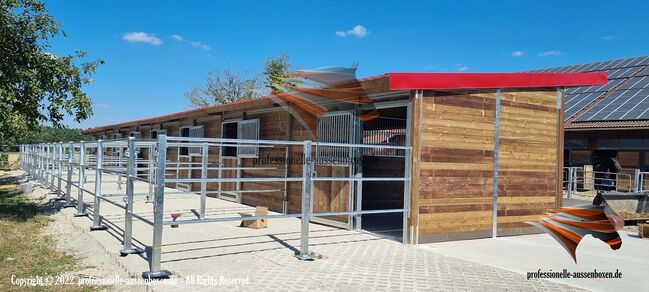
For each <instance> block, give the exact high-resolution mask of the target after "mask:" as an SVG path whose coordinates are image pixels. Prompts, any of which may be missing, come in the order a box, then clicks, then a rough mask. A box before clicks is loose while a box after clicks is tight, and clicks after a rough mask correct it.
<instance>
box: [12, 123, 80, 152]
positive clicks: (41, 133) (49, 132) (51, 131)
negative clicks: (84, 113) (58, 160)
mask: <svg viewBox="0 0 649 292" xmlns="http://www.w3.org/2000/svg"><path fill="white" fill-rule="evenodd" d="M81 140H84V141H90V140H91V137H90V136H88V135H84V134H81V129H70V128H55V127H47V126H37V127H36V128H34V129H32V130H30V131H27V132H26V133H25V134H24V135H22V136H20V137H17V138H16V139H15V140H14V141H13V143H14V144H38V143H53V142H68V141H81ZM9 149H10V150H11V151H17V149H18V147H17V146H14V145H12V144H5V145H1V146H0V151H9Z"/></svg>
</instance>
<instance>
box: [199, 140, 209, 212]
mask: <svg viewBox="0 0 649 292" xmlns="http://www.w3.org/2000/svg"><path fill="white" fill-rule="evenodd" d="M208 151H209V146H208V144H207V143H206V142H203V149H202V150H201V154H202V155H201V156H202V160H201V210H200V219H205V203H206V200H207V181H205V179H207V163H208V159H209V152H208Z"/></svg>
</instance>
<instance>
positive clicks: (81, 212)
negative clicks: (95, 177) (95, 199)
mask: <svg viewBox="0 0 649 292" xmlns="http://www.w3.org/2000/svg"><path fill="white" fill-rule="evenodd" d="M85 167H86V143H85V142H83V141H81V142H80V143H79V184H78V185H77V190H78V191H79V192H78V193H77V214H74V216H75V217H82V216H87V215H88V214H86V210H85V208H86V207H85V205H84V203H83V181H84V176H85V175H86V169H85Z"/></svg>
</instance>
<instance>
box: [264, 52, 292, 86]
mask: <svg viewBox="0 0 649 292" xmlns="http://www.w3.org/2000/svg"><path fill="white" fill-rule="evenodd" d="M290 74H291V64H290V63H289V58H288V55H286V54H281V55H279V56H277V57H274V58H269V59H267V60H266V63H265V64H264V76H265V77H266V80H265V81H266V87H268V88H270V90H271V91H272V92H281V91H285V90H286V86H287V85H293V84H294V83H295V82H296V81H295V80H294V78H291V76H290Z"/></svg>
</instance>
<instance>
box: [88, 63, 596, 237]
mask: <svg viewBox="0 0 649 292" xmlns="http://www.w3.org/2000/svg"><path fill="white" fill-rule="evenodd" d="M605 82H606V78H605V76H604V74H597V73H591V74H583V73H576V74H534V73H511V74H507V73H501V74H498V73H494V74H478V73H474V74H471V73H465V74H463V73H457V74H454V73H390V74H385V75H381V76H377V77H373V78H367V79H364V80H362V82H361V84H360V85H361V86H362V88H363V90H364V92H365V93H366V94H367V96H368V98H369V99H371V100H372V101H373V104H372V107H373V108H374V109H376V110H377V111H378V118H376V119H368V120H363V119H359V118H358V116H356V115H354V114H350V112H349V111H328V112H326V113H325V114H324V115H322V116H319V117H318V119H317V120H316V121H315V122H316V123H317V133H316V137H315V138H311V137H310V136H309V135H308V131H307V129H308V127H310V126H308V127H305V126H304V123H302V122H298V120H296V117H295V116H294V115H293V114H291V113H290V112H289V111H287V108H286V107H283V106H280V105H279V104H277V103H276V102H275V101H274V99H272V98H269V97H262V98H257V99H252V100H246V101H242V102H237V103H232V104H223V105H216V106H210V107H205V108H199V109H193V110H187V111H182V112H177V113H173V114H168V115H163V116H159V117H153V118H148V119H142V120H137V121H131V122H125V123H119V124H114V125H107V126H101V127H96V128H92V129H88V130H86V131H84V133H86V134H90V135H93V136H94V137H95V138H96V139H107V138H108V139H110V138H121V137H126V136H129V135H130V136H135V137H141V138H145V139H150V138H156V137H158V135H160V134H161V133H165V134H166V135H169V136H185V137H211V138H235V139H262V140H263V139H268V140H293V141H295V140H306V139H314V140H315V141H316V142H336V143H353V144H371V145H376V144H378V145H385V144H389V145H403V146H412V149H413V151H412V157H411V159H408V155H406V153H404V151H379V150H375V149H368V150H366V151H347V152H345V153H342V152H340V151H336V149H329V150H332V151H329V150H327V149H324V147H323V149H317V150H316V151H315V153H316V155H329V156H332V157H333V158H336V157H337V156H336V155H346V158H352V159H350V160H349V161H352V160H353V161H361V162H362V163H359V164H358V165H355V164H352V165H350V164H346V163H340V164H336V165H333V166H332V165H316V167H315V172H314V173H317V175H318V176H324V177H358V176H363V177H382V176H383V177H386V176H392V177H395V176H403V175H405V176H406V177H407V176H408V174H409V173H411V174H412V184H411V187H407V185H404V182H403V181H366V182H363V183H362V186H360V185H358V183H357V182H355V181H346V180H345V181H319V182H316V183H314V185H313V188H314V190H313V201H314V202H313V208H314V212H333V211H347V210H350V209H358V208H359V207H360V206H358V205H356V206H355V204H357V203H356V202H362V209H364V210H372V209H392V208H397V209H399V208H402V207H403V206H404V205H405V206H407V207H409V208H410V209H411V212H410V214H409V216H408V220H407V222H405V224H404V222H402V217H401V216H396V217H394V216H378V215H376V216H373V215H363V220H362V224H363V225H362V226H363V228H364V229H370V230H386V229H390V228H393V227H394V228H396V229H398V230H401V229H402V226H405V228H406V230H405V233H404V234H406V238H413V241H414V243H418V242H431V241H440V240H449V239H461V238H479V237H489V236H491V235H492V232H493V231H494V229H493V227H494V224H493V223H494V222H493V220H492V215H493V211H494V209H493V207H494V206H496V208H497V209H496V210H497V212H496V214H497V229H496V230H497V233H498V235H501V236H502V235H512V234H521V233H530V232H535V231H537V230H536V229H534V228H533V227H530V225H528V224H526V223H525V222H527V221H533V220H537V219H538V218H540V216H541V215H542V214H543V213H544V211H546V210H547V209H548V208H555V207H559V206H560V205H561V202H562V190H561V184H560V183H559V182H560V181H561V173H562V164H561V162H560V161H561V159H562V158H561V157H562V155H563V143H561V137H562V135H563V134H562V132H563V128H562V122H563V120H562V110H561V108H562V100H561V99H560V98H558V97H561V93H562V90H563V88H564V87H569V86H583V85H595V84H604V83H605ZM325 89H326V88H325ZM318 90H320V89H318ZM497 100H500V103H499V104H498V103H497V102H496V101H497ZM288 109H290V111H291V112H294V111H298V110H303V109H300V108H298V107H296V106H295V105H292V104H289V107H288ZM497 109H499V111H497ZM497 117H498V119H497ZM496 121H498V123H496ZM306 124H309V123H306ZM496 125H498V127H497V126H496ZM357 131H360V132H362V133H358V132H357ZM354 133H358V134H354ZM495 145H499V146H498V147H497V148H495ZM177 149H178V150H176V149H169V151H167V159H168V160H170V161H172V163H173V161H176V162H177V161H184V162H196V161H197V160H196V158H198V159H200V154H198V155H197V154H196V153H193V152H192V151H191V149H188V148H184V150H183V147H180V148H177ZM243 150H245V151H238V150H237V149H236V148H234V147H226V146H223V147H222V149H221V151H214V152H212V151H210V152H209V162H210V163H216V162H222V163H223V164H222V165H223V166H225V167H238V166H242V167H246V168H250V167H258V166H260V165H259V164H256V163H257V162H258V160H255V158H256V157H267V156H281V157H284V155H287V156H291V157H299V156H300V155H301V154H302V153H303V152H302V148H301V147H289V149H288V150H286V152H284V150H283V149H277V148H255V149H252V148H251V149H243ZM249 150H250V151H249ZM341 153H342V154H341ZM141 155H145V154H141ZM197 156H198V157H197ZM334 156H336V157H334ZM347 156H349V157H347ZM495 157H497V158H498V159H497V160H496V159H495ZM340 158H342V156H341V157H340ZM259 161H261V159H260V160H259ZM342 161H344V160H342ZM495 161H496V162H497V163H494V162H495ZM261 166H263V165H261ZM285 167H286V168H285V169H275V170H267V171H269V172H273V173H272V175H277V174H278V173H280V175H286V176H289V177H295V176H301V175H302V165H301V164H300V165H288V164H287V165H286V166H285ZM496 169H497V170H498V172H497V173H496V175H494V170H496ZM170 171H173V169H172V168H170ZM260 173H262V174H263V173H264V172H263V171H260V170H249V169H243V170H239V171H233V170H224V171H222V172H221V171H219V172H218V173H217V172H216V171H210V172H209V173H208V175H209V177H215V176H217V175H221V177H228V178H239V177H254V176H259V175H260ZM176 175H181V176H183V177H185V176H186V177H200V171H186V172H180V171H179V172H177V173H176ZM269 175H270V174H269ZM495 177H497V178H498V187H497V188H495V190H494V187H493V181H494V179H495ZM175 187H177V188H185V189H188V190H190V191H195V190H197V189H198V188H197V187H198V186H197V185H180V184H178V185H176V186H175ZM217 187H218V188H221V189H219V190H218V191H219V192H221V191H222V192H223V193H224V195H225V196H223V197H222V198H224V199H236V200H237V201H238V202H241V203H244V204H248V205H253V206H254V205H263V206H268V207H269V208H270V209H272V210H275V211H279V212H299V210H300V208H301V205H300V203H301V194H302V193H301V191H302V190H301V185H300V183H299V182H289V183H288V184H286V185H284V183H282V182H279V183H277V182H265V183H252V182H243V183H223V186H220V184H219V186H217V185H216V184H213V183H209V184H208V188H209V189H211V190H213V189H215V188H217ZM262 189H265V190H269V189H270V190H273V189H274V190H275V191H264V192H262V191H261V190H262ZM243 191H245V192H243ZM495 192H497V195H498V196H497V197H496V193H495ZM352 219H353V218H349V217H346V216H344V217H343V218H341V216H337V217H334V218H329V221H328V224H332V225H337V226H343V227H351V226H352V224H353V223H354V222H352ZM407 241H409V240H407Z"/></svg>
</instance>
